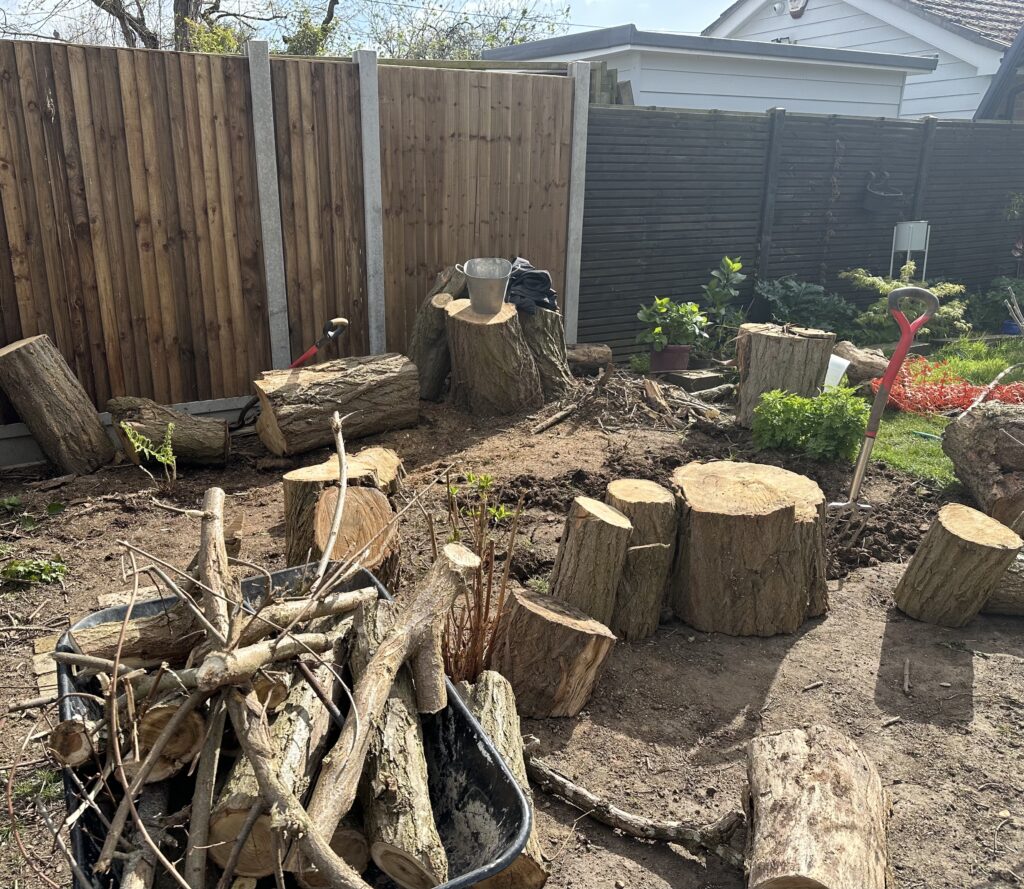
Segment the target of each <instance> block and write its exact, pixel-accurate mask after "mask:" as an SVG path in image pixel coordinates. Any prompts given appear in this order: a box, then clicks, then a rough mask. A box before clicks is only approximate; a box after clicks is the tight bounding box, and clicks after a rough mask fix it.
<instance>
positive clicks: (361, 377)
mask: <svg viewBox="0 0 1024 889" xmlns="http://www.w3.org/2000/svg"><path fill="white" fill-rule="evenodd" d="M253 385H254V386H255V387H256V394H257V395H258V396H259V399H260V416H259V419H258V420H257V421H256V432H257V433H258V434H259V437H260V440H261V441H262V442H263V444H264V445H266V447H267V449H268V450H269V451H271V452H272V453H274V454H277V455H279V456H283V455H286V454H302V453H305V452H306V451H312V450H315V449H316V448H322V447H326V446H327V445H330V444H332V442H333V435H332V432H331V426H330V418H331V416H332V415H333V414H334V413H335V412H338V413H340V414H341V415H342V416H346V420H345V439H346V440H347V441H351V440H353V439H356V438H362V437H364V436H367V435H373V434H375V433H377V432H386V431H388V430H389V429H402V428H404V427H406V426H415V425H416V422H417V421H418V419H419V379H418V376H417V372H416V365H414V364H413V363H412V362H411V361H410V360H409V359H408V358H406V357H405V356H404V355H397V354H386V355H369V356H365V357H361V358H341V359H338V360H336V361H326V362H324V363H323V364H313V365H307V366H306V367H302V368H297V369H294V370H270V371H266V372H264V373H263V374H261V375H260V379H258V380H256V381H255V382H254V384H253Z"/></svg>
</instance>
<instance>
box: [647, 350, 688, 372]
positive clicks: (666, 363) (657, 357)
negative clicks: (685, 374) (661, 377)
mask: <svg viewBox="0 0 1024 889" xmlns="http://www.w3.org/2000/svg"><path fill="white" fill-rule="evenodd" d="M689 366H690V347H689V346H665V348H664V349H662V350H661V351H660V352H655V351H654V349H651V373H665V372H666V371H672V370H686V368H688V367H689Z"/></svg>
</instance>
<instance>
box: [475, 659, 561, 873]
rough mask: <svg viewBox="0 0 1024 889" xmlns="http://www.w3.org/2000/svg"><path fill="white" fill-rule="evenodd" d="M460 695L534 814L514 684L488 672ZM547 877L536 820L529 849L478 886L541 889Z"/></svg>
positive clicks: (529, 840)
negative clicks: (517, 783)
mask: <svg viewBox="0 0 1024 889" xmlns="http://www.w3.org/2000/svg"><path fill="white" fill-rule="evenodd" d="M459 692H460V694H461V695H462V698H463V700H464V701H465V702H466V706H467V707H468V708H469V711H470V712H471V713H472V714H473V715H474V716H475V717H476V721H477V722H479V723H480V725H481V727H482V728H483V730H484V733H485V734H486V735H487V737H488V738H490V739H491V741H492V742H493V743H494V746H495V747H496V748H497V750H498V753H500V754H501V758H502V759H503V760H504V761H505V765H507V766H508V768H509V771H510V772H511V773H512V774H513V775H514V776H515V779H516V781H518V782H519V786H520V787H521V788H522V790H523V793H524V794H526V799H527V801H528V802H529V804H530V809H531V811H532V810H533V795H532V793H531V792H530V779H529V778H528V777H527V775H526V763H525V762H524V760H523V736H522V734H521V732H520V729H519V712H518V710H517V709H516V696H515V692H513V691H512V685H511V683H509V681H508V680H507V679H506V678H505V677H504V676H502V675H501V674H500V673H496V672H494V671H493V670H485V671H484V672H483V673H481V674H480V675H479V676H478V677H477V680H476V682H475V683H473V684H472V685H470V684H469V683H468V682H462V683H460V684H459ZM547 878H548V868H547V865H545V864H544V857H543V853H542V850H541V846H540V840H539V838H538V837H537V822H536V821H534V822H533V825H532V827H531V829H530V836H529V838H528V839H527V841H526V847H525V848H524V849H523V851H522V852H521V853H520V854H519V857H518V858H517V859H516V860H515V861H513V862H512V863H511V864H510V865H509V866H508V867H507V868H505V870H503V871H501V873H498V874H495V875H494V876H493V877H491V878H490V879H487V880H484V881H483V882H482V883H477V886H478V887H484V889H540V887H541V886H543V885H544V883H545V882H546V881H547Z"/></svg>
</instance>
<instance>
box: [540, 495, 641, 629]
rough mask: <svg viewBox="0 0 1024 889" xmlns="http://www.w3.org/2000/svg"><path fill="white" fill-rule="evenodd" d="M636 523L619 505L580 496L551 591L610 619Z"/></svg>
mask: <svg viewBox="0 0 1024 889" xmlns="http://www.w3.org/2000/svg"><path fill="white" fill-rule="evenodd" d="M632 531H633V526H632V525H631V524H630V521H629V519H627V518H626V517H625V516H624V515H623V514H622V513H621V512H619V511H618V510H617V509H615V507H613V506H609V505H608V504H606V503H602V502H601V501H600V500H594V499H592V498H590V497H577V498H576V499H575V500H573V502H572V505H571V506H570V507H569V515H568V516H567V517H566V519H565V528H564V530H563V531H562V541H561V543H560V544H559V545H558V555H557V556H555V567H554V568H553V569H552V572H551V595H552V596H554V597H555V598H557V599H562V600H564V601H566V602H568V603H569V604H570V605H572V606H573V607H574V608H578V609H580V611H582V612H584V613H585V614H589V615H590V616H591V617H592V618H594V620H597V621H600V622H601V623H603V624H606V625H607V624H610V623H611V620H612V616H613V615H614V614H615V595H616V592H617V590H618V588H619V581H620V580H621V579H622V568H623V565H624V564H625V562H626V548H627V547H628V545H629V539H630V535H631V534H632Z"/></svg>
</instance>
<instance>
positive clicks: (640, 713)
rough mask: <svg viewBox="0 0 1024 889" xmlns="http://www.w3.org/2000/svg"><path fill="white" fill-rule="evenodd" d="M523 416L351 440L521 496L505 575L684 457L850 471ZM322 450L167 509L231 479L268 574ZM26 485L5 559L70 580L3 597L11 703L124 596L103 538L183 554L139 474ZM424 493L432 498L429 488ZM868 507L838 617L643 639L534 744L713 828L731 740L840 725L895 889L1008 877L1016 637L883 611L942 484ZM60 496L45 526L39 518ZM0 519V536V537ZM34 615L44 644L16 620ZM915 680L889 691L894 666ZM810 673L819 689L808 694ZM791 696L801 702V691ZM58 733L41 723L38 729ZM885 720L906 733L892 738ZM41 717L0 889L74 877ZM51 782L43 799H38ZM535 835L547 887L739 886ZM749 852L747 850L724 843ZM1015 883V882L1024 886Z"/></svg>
mask: <svg viewBox="0 0 1024 889" xmlns="http://www.w3.org/2000/svg"><path fill="white" fill-rule="evenodd" d="M537 419H538V418H537V417H532V418H526V419H523V420H520V421H518V422H509V421H476V420H473V419H471V418H469V417H467V416H465V415H463V414H460V413H457V412H454V411H452V410H451V409H449V408H446V407H438V406H425V407H424V410H423V415H422V421H421V423H420V425H419V426H417V427H416V428H415V429H410V430H403V431H400V432H395V433H391V434H388V435H384V436H378V437H375V438H374V439H367V440H364V441H361V442H357V443H354V444H353V449H356V448H358V447H361V446H363V445H367V444H373V443H379V444H385V445H388V446H390V447H393V448H395V449H396V450H397V451H398V452H399V453H400V454H401V455H402V456H403V458H404V459H405V462H406V465H407V468H408V469H409V470H410V477H409V479H408V482H409V485H408V491H409V492H410V493H411V494H415V493H417V492H421V493H423V500H422V502H423V504H424V506H425V509H426V511H428V512H429V513H431V514H432V515H433V516H434V518H435V522H436V523H438V525H439V526H440V524H442V523H443V516H444V488H445V486H444V483H443V480H440V473H441V470H442V469H443V468H444V467H446V466H448V465H449V464H450V465H451V467H452V468H451V470H450V473H451V475H452V477H453V479H458V478H459V477H461V475H462V474H463V473H465V472H467V471H472V472H475V473H487V474H490V475H491V476H493V477H494V480H495V489H496V491H498V492H499V493H500V494H501V496H502V498H503V499H504V500H505V502H507V503H509V505H512V506H514V504H515V502H516V501H517V500H518V499H519V498H520V497H522V498H523V501H524V520H523V534H522V543H521V545H520V547H519V549H518V551H517V554H516V556H515V559H514V563H513V570H514V574H515V576H516V577H517V579H518V580H520V581H521V582H526V581H527V580H529V579H530V578H532V577H544V576H546V574H547V572H548V571H549V570H550V567H551V564H552V561H553V559H554V555H555V551H556V549H557V545H558V540H559V538H560V535H561V533H562V524H563V520H564V514H565V507H566V506H567V504H568V503H569V501H570V500H571V499H572V498H573V497H574V496H576V495H578V494H581V493H585V494H589V495H593V496H599V497H600V496H603V492H604V487H605V485H606V484H607V483H608V481H610V480H611V479H613V478H616V477H623V476H627V475H628V476H637V477H644V478H651V479H654V480H656V481H661V482H663V483H667V480H668V477H669V475H670V473H671V470H672V469H673V468H674V467H675V466H677V465H680V464H682V463H685V462H687V461H689V460H693V459H711V458H731V459H758V460H762V461H768V462H777V463H779V464H781V465H786V466H787V467H788V468H791V469H795V470H797V471H802V472H805V473H806V474H808V475H810V476H811V477H813V478H814V479H815V480H817V481H818V482H819V483H820V484H821V485H822V487H823V488H824V490H825V492H826V495H827V496H828V497H829V499H845V491H846V486H847V485H848V483H849V470H848V468H846V467H836V466H824V465H818V464H813V463H807V462H806V461H800V460H794V459H792V458H783V457H781V456H780V455H773V454H758V455H754V454H753V452H752V449H751V446H750V443H749V438H748V436H747V435H746V434H745V433H743V432H741V431H738V430H731V429H730V430H728V431H726V432H721V431H717V430H711V429H708V428H705V427H701V429H696V428H692V429H690V430H689V431H686V432H679V431H666V430H657V429H650V428H644V427H643V426H642V424H641V421H631V422H625V421H622V422H611V421H610V420H609V418H608V416H607V415H605V416H604V418H603V421H602V422H601V423H599V422H598V419H599V416H598V415H596V414H595V413H594V412H592V411H581V412H580V415H579V416H577V417H574V418H571V419H570V420H568V421H567V422H565V423H563V424H561V425H559V426H556V427H554V428H553V429H551V430H549V431H548V432H546V433H544V434H542V435H536V436H534V435H531V434H530V428H531V427H532V426H533V425H534V423H536V422H537ZM325 456H326V452H319V453H313V454H306V455H303V456H302V457H301V458H298V459H296V460H294V461H288V462H286V463H284V464H282V463H281V462H280V461H271V460H268V459H267V456H266V454H265V453H264V452H263V450H262V448H261V446H260V445H259V442H258V440H257V439H255V438H254V437H251V436H250V437H244V438H241V439H240V440H239V442H238V447H237V448H236V454H235V455H234V457H233V459H232V463H231V465H230V466H229V467H228V468H227V469H226V470H224V471H212V470H202V471H199V470H190V469H188V468H183V470H182V478H181V479H180V480H179V482H178V484H177V487H176V489H175V490H174V492H173V493H172V494H166V495H164V494H162V495H160V496H161V497H162V498H163V499H165V500H169V501H171V502H173V503H175V504H177V505H179V506H190V507H197V506H198V505H199V503H200V500H201V497H202V493H203V491H204V490H205V489H206V488H207V487H208V486H210V485H220V486H221V487H223V488H224V489H225V490H226V491H227V493H228V495H229V497H228V509H229V510H237V509H241V510H243V511H244V512H245V516H246V531H245V541H244V545H243V551H242V556H243V558H245V559H247V560H249V561H251V562H255V563H259V564H261V565H263V566H266V567H269V568H276V567H280V566H281V565H282V564H283V557H282V551H283V542H284V540H283V533H284V532H283V526H282V503H281V489H280V484H279V481H280V475H281V473H282V472H284V471H285V470H286V469H287V468H290V467H291V466H294V465H300V464H304V463H313V462H318V461H321V460H323V459H324V458H325ZM45 477H46V476H45V473H44V472H35V471H28V472H22V473H18V474H10V473H9V474H7V475H6V476H2V477H0V500H2V498H4V497H8V496H17V497H19V498H20V499H21V501H22V504H23V508H25V509H27V510H28V511H29V512H31V513H32V514H34V515H36V516H40V517H41V518H40V524H39V526H38V527H37V528H36V529H35V530H31V531H20V530H18V528H17V525H16V524H15V523H14V517H4V516H2V515H0V525H3V527H2V529H0V530H2V531H3V532H4V534H5V536H6V542H7V543H8V544H10V545H11V546H12V547H13V548H14V550H15V551H16V553H17V555H18V556H20V557H25V556H35V555H38V556H46V557H59V558H62V559H64V560H65V561H66V562H67V564H68V565H69V568H70V570H69V573H68V575H67V578H66V579H65V582H64V585H63V589H61V588H60V587H57V586H42V585H37V586H29V587H25V586H18V587H14V586H11V585H5V586H2V587H0V677H2V678H0V682H2V686H3V697H4V699H6V700H20V699H24V698H29V697H33V696H34V695H35V693H36V691H35V681H34V677H33V673H32V669H31V654H32V640H33V638H35V637H39V636H43V635H46V634H47V633H48V632H54V631H57V630H59V629H61V628H63V627H66V626H67V625H68V621H69V620H74V619H76V618H77V617H79V616H81V615H84V614H86V613H88V612H90V611H91V610H93V609H94V608H95V607H96V597H97V595H98V594H100V593H104V592H111V591H116V590H119V589H123V588H125V586H126V583H125V582H124V580H123V579H122V576H121V565H120V559H121V552H122V548H121V547H120V546H119V545H118V543H117V541H118V540H119V539H125V540H130V541H132V542H134V543H137V544H138V545H140V546H143V547H145V548H146V549H148V550H150V551H152V552H154V553H156V554H158V555H160V556H161V557H162V558H165V559H167V560H168V561H171V562H174V563H175V564H178V565H181V566H184V565H185V564H186V563H187V562H188V561H189V559H190V558H191V555H192V553H193V551H194V549H195V547H196V544H197V541H198V522H197V521H196V520H195V519H193V518H189V517H187V516H184V515H179V514H175V513H171V512H167V511H164V510H161V509H158V508H157V507H155V506H154V505H153V504H152V502H151V499H150V495H151V493H153V489H152V484H151V483H150V482H149V480H148V479H146V477H145V476H144V475H143V474H142V473H141V472H140V471H139V470H138V469H136V468H134V467H120V468H111V469H108V470H104V471H102V472H99V473H97V474H95V475H93V476H90V477H87V478H82V479H76V480H75V481H74V482H72V483H70V484H67V485H64V486H62V487H60V488H57V489H54V490H51V491H39V490H38V489H34V488H32V487H30V485H31V484H32V483H34V482H36V481H38V480H40V479H43V478H45ZM424 488H429V490H427V491H426V492H424V491H423V489H424ZM865 495H866V498H867V499H868V500H869V501H870V502H872V503H874V504H876V505H877V508H876V510H875V511H874V512H873V513H872V515H871V517H870V519H869V522H868V525H867V527H866V530H865V534H864V535H863V537H862V540H861V541H860V543H859V544H858V545H857V546H856V547H855V548H852V549H849V548H847V549H837V550H835V552H834V557H835V558H834V561H833V566H832V574H833V576H834V577H835V578H842V579H841V580H840V579H837V580H834V581H833V583H832V587H833V592H832V611H831V612H830V614H829V615H828V616H827V617H826V618H824V619H822V620H817V621H812V622H809V623H808V624H807V625H805V627H804V628H803V629H802V631H801V632H800V633H798V634H796V635H794V636H779V637H775V638H772V639H737V638H731V637H726V636H719V635H714V634H710V635H709V634H704V633H697V632H695V631H693V630H692V629H691V628H689V627H687V626H685V625H684V624H681V623H678V622H673V623H670V624H668V625H665V626H663V627H662V628H661V629H660V630H659V632H658V634H657V636H656V637H655V638H654V639H652V640H650V641H648V642H643V643H638V644H633V645H627V644H621V643H620V644H619V645H618V646H617V647H616V649H615V651H614V652H613V654H612V657H611V662H610V665H609V667H608V669H607V671H606V673H605V675H604V678H603V680H602V682H601V684H600V686H599V689H598V692H597V695H596V696H595V698H594V700H593V701H592V703H591V705H590V707H589V709H588V710H587V711H586V712H584V713H583V714H581V715H580V717H578V718H576V719H559V720H546V721H535V720H526V721H524V726H523V730H524V732H525V733H529V734H533V735H536V736H537V737H538V738H539V739H540V748H539V750H540V754H541V755H543V756H544V757H546V758H548V759H549V760H550V761H551V762H552V763H553V764H555V765H556V766H557V767H558V768H560V769H561V770H562V771H564V772H566V773H568V774H569V775H570V776H574V777H575V778H576V779H578V780H579V781H580V783H582V784H584V785H586V786H587V787H589V788H590V789H592V790H594V791H596V792H599V793H602V794H604V795H606V796H607V797H608V799H609V800H611V801H614V802H615V803H617V804H618V805H620V806H622V807H624V808H628V809H631V810H633V811H636V812H638V813H641V814H644V815H647V816H650V817H656V818H677V819H692V820H698V821H702V822H703V821H711V820H713V819H714V818H716V817H717V816H718V815H720V814H722V813H724V812H725V811H727V810H730V809H734V808H738V807H740V805H741V798H742V791H743V784H744V769H745V752H744V747H745V744H746V742H747V741H748V740H749V739H750V738H751V737H752V736H753V735H755V734H756V733H758V732H760V731H770V730H776V729H783V728H787V727H792V726H799V725H804V724H808V723H812V722H820V723H824V724H828V725H832V726H834V727H836V728H838V729H840V730H841V731H844V732H846V733H847V734H849V735H850V736H851V737H852V738H854V739H855V740H856V741H857V743H859V744H860V745H862V747H863V749H864V750H865V752H866V753H867V754H868V755H869V756H870V757H871V758H872V759H873V760H874V762H875V763H876V765H877V766H878V769H879V771H880V773H881V775H882V778H883V781H884V783H885V785H886V787H887V788H888V790H889V791H890V793H891V795H892V801H893V820H892V824H891V831H890V849H891V858H892V864H893V869H894V879H893V885H894V887H898V889H917V887H929V889H931V887H936V889H938V887H949V889H962V887H989V886H992V887H995V886H1012V885H1016V884H1018V883H1020V882H1021V881H1022V880H1024V831H1022V826H1024V799H1022V794H1024V776H1022V773H1021V761H1022V760H1021V752H1020V737H1021V729H1022V727H1024V666H1022V664H1024V661H1022V658H1024V639H1022V636H1021V633H1020V629H1021V624H1020V623H1019V622H1014V621H1012V620H1008V619H993V618H980V619H978V620H977V621H975V622H974V623H973V624H972V625H970V626H969V627H967V628H965V629H963V630H945V629H941V628H937V627H932V626H929V625H926V624H921V623H917V622H915V621H912V620H909V619H907V618H905V617H904V616H902V615H901V614H900V613H899V612H898V611H896V610H895V609H894V608H893V607H892V605H891V592H892V589H893V587H894V586H895V583H896V580H897V579H898V577H899V575H900V571H901V568H900V565H899V563H900V562H901V561H905V560H906V558H908V557H909V555H910V554H911V553H912V552H913V549H914V547H915V546H916V543H917V541H918V540H919V539H920V536H921V533H922V532H923V530H924V529H925V528H926V527H927V524H928V522H929V521H930V519H931V517H932V515H933V514H934V512H935V510H936V509H937V508H938V506H939V505H941V503H942V502H944V500H946V499H949V497H950V496H954V497H955V496H956V491H945V492H940V491H937V490H936V489H935V488H934V487H933V486H930V485H927V484H924V483H920V482H917V481H915V480H913V479H910V478H907V477H904V476H901V475H899V474H898V473H893V472H890V471H886V470H884V469H881V468H879V467H875V468H873V470H872V471H871V472H870V473H869V477H868V483H867V485H866V489H865ZM53 501H60V502H62V503H64V504H66V508H65V509H64V511H63V512H61V513H60V514H58V515H55V516H53V517H51V518H44V516H45V513H46V507H47V504H48V503H50V502H53ZM402 521H403V525H402V540H403V554H402V559H403V583H408V582H410V581H411V580H413V579H415V577H416V576H417V575H418V574H419V573H420V572H421V571H423V570H424V569H425V568H426V566H427V564H428V563H429V559H430V540H429V533H428V531H427V523H426V520H425V518H424V514H423V513H422V512H421V511H420V510H419V509H418V507H413V508H411V509H409V510H408V511H407V512H406V513H405V514H404V515H403V520H402ZM4 522H7V524H6V525H4V524H3V523H4ZM14 624H19V625H25V624H28V625H29V626H30V627H33V628H40V629H12V627H13V626H14ZM908 658H909V660H910V674H911V682H912V688H911V690H910V693H909V694H905V693H904V691H903V671H904V663H905V660H906V659H908ZM817 682H821V683H822V684H821V685H820V686H818V687H815V688H811V689H807V686H809V685H812V684H814V683H817ZM805 689H807V690H805ZM48 716H49V718H52V715H48ZM895 717H899V721H898V722H895V723H894V724H891V725H888V726H886V725H885V723H887V722H889V721H891V720H892V719H894V718H895ZM37 724H40V725H41V724H42V723H39V721H38V720H37V713H36V712H32V713H30V714H28V715H24V716H21V715H12V716H8V717H6V718H5V719H3V720H2V721H0V767H2V768H3V769H4V772H3V774H0V778H2V779H4V780H5V781H6V779H7V777H8V775H9V774H10V765H11V763H12V762H13V761H14V760H15V759H16V758H21V759H24V760H26V761H28V762H29V763H32V765H29V766H27V767H22V768H21V769H19V770H18V772H17V774H16V775H14V777H13V780H12V782H11V783H12V784H13V786H14V788H15V793H14V795H13V796H14V798H13V810H14V816H15V821H16V823H17V824H18V826H19V829H18V831H17V834H18V837H20V839H21V841H22V842H23V843H24V844H25V846H26V848H27V850H28V852H29V857H30V859H31V861H32V863H33V864H34V865H35V867H36V868H38V869H39V871H40V872H41V874H42V875H37V874H36V873H35V872H34V871H33V869H32V867H30V866H29V865H28V864H26V863H25V861H24V860H23V859H22V857H21V855H20V853H19V852H18V848H17V844H16V842H15V839H16V838H15V836H14V831H13V830H12V822H11V818H10V816H9V814H8V812H7V811H6V805H5V806H4V807H3V809H4V811H3V814H0V841H2V842H0V886H3V887H14V886H18V887H20V889H37V887H42V886H44V885H47V884H48V880H53V881H55V882H56V884H57V885H61V886H66V885H68V884H69V882H70V878H69V875H68V873H67V868H66V866H65V865H64V863H63V861H62V858H61V855H60V853H59V852H55V851H54V850H53V844H52V840H51V839H50V837H49V834H48V833H47V831H46V829H45V827H43V825H42V824H41V822H40V819H39V817H38V812H37V811H36V804H35V801H34V797H35V796H36V795H37V792H38V790H39V788H40V787H42V788H44V790H43V794H42V796H43V797H44V798H46V799H48V800H49V802H48V803H47V805H49V806H50V808H52V810H53V811H54V812H59V811H60V807H61V800H60V798H59V790H57V791H56V792H55V791H54V787H55V786H56V785H54V783H53V782H52V780H49V781H48V780H47V778H46V775H47V770H48V768H49V767H48V766H47V765H46V764H45V762H43V761H42V759H43V751H42V748H41V746H40V745H39V744H38V743H35V742H30V743H29V744H28V745H27V746H26V748H25V751H24V753H23V754H19V749H20V748H21V746H22V744H23V741H24V739H25V737H26V735H28V734H29V733H30V731H31V730H33V729H34V728H35V727H37ZM47 788H48V789H47ZM537 812H538V820H539V826H540V831H541V836H542V840H543V845H544V849H545V852H546V853H547V854H548V855H549V857H550V859H551V866H552V870H553V874H552V878H551V881H550V883H549V885H550V886H552V887H553V889H561V887H566V889H568V887H581V889H582V887H609V889H611V887H618V889H622V887H650V889H655V887H672V889H710V887H717V889H740V887H742V886H743V879H742V875H740V874H737V873H735V872H733V871H730V870H729V869H727V868H725V867H723V866H722V865H720V864H719V863H718V862H717V861H716V860H714V859H710V860H708V861H707V862H706V863H705V862H703V861H698V860H696V859H694V858H692V857H691V856H689V855H688V854H687V853H685V852H684V851H682V850H681V849H678V848H676V847H671V846H663V845H657V844H652V843H647V842H640V841H636V840H632V839H629V838H626V837H623V836H621V835H618V834H616V833H614V832H613V831H611V830H609V829H607V828H605V827H603V826H601V825H598V824H595V823H593V822H591V821H590V820H588V819H587V818H585V817H581V816H582V813H581V812H578V811H576V810H574V809H572V808H571V807H569V806H567V805H565V804H563V803H561V802H560V801H557V800H555V799H551V798H544V797H543V796H541V795H538V799H537ZM736 841H737V842H742V837H737V840H736ZM1018 875H1019V876H1018Z"/></svg>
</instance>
